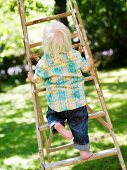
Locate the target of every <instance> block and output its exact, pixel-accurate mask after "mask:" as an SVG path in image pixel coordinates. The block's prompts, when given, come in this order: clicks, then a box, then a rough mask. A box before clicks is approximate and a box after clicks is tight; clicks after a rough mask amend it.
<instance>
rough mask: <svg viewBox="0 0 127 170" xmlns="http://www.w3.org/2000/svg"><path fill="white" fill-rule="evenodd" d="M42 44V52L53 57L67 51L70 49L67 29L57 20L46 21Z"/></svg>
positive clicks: (69, 36) (70, 44)
mask: <svg viewBox="0 0 127 170" xmlns="http://www.w3.org/2000/svg"><path fill="white" fill-rule="evenodd" d="M43 45H44V46H43V50H44V53H48V54H52V55H53V57H57V56H59V54H60V53H68V52H69V51H70V50H71V49H72V43H71V35H70V31H69V29H68V28H67V27H66V26H65V25H64V24H63V23H61V22H59V21H53V22H50V23H48V24H47V25H46V26H45V28H44V30H43Z"/></svg>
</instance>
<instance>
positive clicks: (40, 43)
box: [29, 32, 78, 48]
mask: <svg viewBox="0 0 127 170" xmlns="http://www.w3.org/2000/svg"><path fill="white" fill-rule="evenodd" d="M76 37H78V33H77V32H74V33H72V34H71V38H72V39H73V38H76ZM42 45H43V42H42V41H40V42H35V43H31V44H29V46H30V48H34V47H38V46H42Z"/></svg>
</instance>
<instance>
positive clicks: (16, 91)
mask: <svg viewBox="0 0 127 170" xmlns="http://www.w3.org/2000/svg"><path fill="white" fill-rule="evenodd" d="M25 4H26V15H27V19H28V20H33V19H35V18H36V19H37V18H42V17H46V16H50V15H53V14H57V13H59V12H64V11H65V10H66V0H61V1H60V0H46V1H45V0H34V1H33V0H26V1H25ZM78 5H79V9H80V13H81V16H82V19H83V22H84V25H85V29H86V32H87V36H88V39H89V42H90V47H91V50H92V53H93V55H94V60H95V65H96V68H97V70H98V74H99V79H100V83H101V87H102V90H103V93H104V97H105V100H106V104H107V107H108V111H109V114H110V117H111V121H112V123H113V127H114V129H115V133H116V136H117V139H118V142H119V145H120V149H121V151H122V154H123V157H124V160H125V163H126V166H127V2H126V1H125V0H112V1H101V0H90V1H87V0H79V1H78ZM0 16H1V17H0V23H1V24H0V25H1V27H0V170H39V167H40V162H39V154H38V146H37V137H36V130H35V119H34V112H33V103H32V96H31V89H30V83H28V82H26V74H27V71H28V66H27V61H26V55H25V50H24V46H23V36H22V29H21V24H20V18H19V13H18V6H17V1H16V0H7V1H6V3H5V1H4V0H0ZM62 22H64V23H65V24H66V25H68V26H69V27H70V29H71V30H73V27H74V25H73V24H72V22H71V20H69V21H67V20H65V19H64V20H62ZM41 26H42V25H41ZM41 26H40V27H39V28H37V27H35V28H33V29H32V31H30V30H29V31H30V35H29V36H30V37H31V41H32V39H33V38H34V39H36V41H37V40H40V39H41V36H42V35H41ZM38 30H39V31H38ZM86 92H87V98H88V101H89V103H90V105H91V106H92V108H93V109H94V110H97V111H99V109H100V106H99V105H98V99H97V95H96V93H95V90H94V88H93V83H91V82H90V83H86ZM40 99H41V103H42V105H43V108H42V110H43V112H44V113H46V109H47V102H46V97H45V94H44V95H41V96H40ZM89 133H90V136H91V137H96V136H100V135H103V134H107V131H106V130H105V128H103V127H102V126H101V125H100V124H99V123H98V122H97V121H93V120H91V121H90V122H89ZM61 142H62V144H64V143H66V141H65V140H63V139H61V137H60V136H59V135H56V137H55V139H54V145H60V144H61ZM111 147H113V145H112V142H111V140H110V139H108V140H102V141H99V142H93V141H91V150H92V151H94V152H97V151H99V150H103V149H106V148H111ZM74 156H78V152H77V151H75V150H74V149H73V148H70V149H69V151H68V150H65V151H60V152H58V153H56V154H55V153H54V154H52V160H53V161H57V160H60V159H65V158H68V157H74ZM61 169H66V170H77V169H78V170H83V169H86V170H88V169H93V170H120V169H121V167H120V164H119V161H118V158H117V156H113V157H108V158H104V159H100V160H96V161H92V162H88V163H84V164H79V165H73V166H70V167H65V168H61Z"/></svg>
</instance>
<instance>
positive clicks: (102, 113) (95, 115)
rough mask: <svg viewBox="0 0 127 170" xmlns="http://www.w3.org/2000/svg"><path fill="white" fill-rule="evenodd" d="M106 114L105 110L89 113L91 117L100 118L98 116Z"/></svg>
mask: <svg viewBox="0 0 127 170" xmlns="http://www.w3.org/2000/svg"><path fill="white" fill-rule="evenodd" d="M104 115H105V113H104V112H103V111H99V112H94V113H91V114H89V119H94V118H98V117H101V116H104Z"/></svg>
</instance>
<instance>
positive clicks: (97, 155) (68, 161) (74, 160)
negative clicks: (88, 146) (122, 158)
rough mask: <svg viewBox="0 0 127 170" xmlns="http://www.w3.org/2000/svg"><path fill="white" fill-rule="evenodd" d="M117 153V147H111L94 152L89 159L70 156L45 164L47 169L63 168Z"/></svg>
mask: <svg viewBox="0 0 127 170" xmlns="http://www.w3.org/2000/svg"><path fill="white" fill-rule="evenodd" d="M116 154H117V150H116V148H111V149H107V150H103V151H100V152H96V153H94V154H93V156H92V157H91V158H90V159H89V160H81V158H80V157H75V158H69V159H66V160H62V161H58V162H53V163H47V164H45V169H46V170H50V169H55V168H61V167H64V166H69V165H73V164H79V163H83V162H87V161H91V160H95V159H100V158H104V157H108V156H113V155H116Z"/></svg>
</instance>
